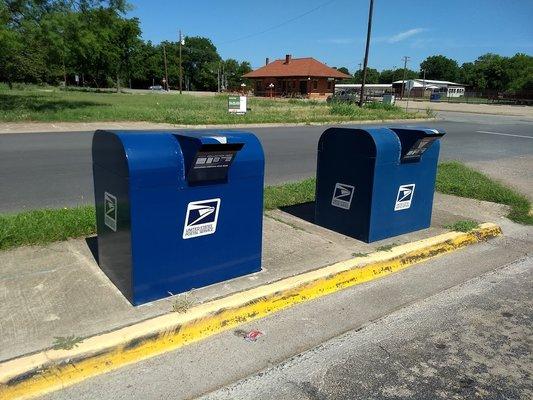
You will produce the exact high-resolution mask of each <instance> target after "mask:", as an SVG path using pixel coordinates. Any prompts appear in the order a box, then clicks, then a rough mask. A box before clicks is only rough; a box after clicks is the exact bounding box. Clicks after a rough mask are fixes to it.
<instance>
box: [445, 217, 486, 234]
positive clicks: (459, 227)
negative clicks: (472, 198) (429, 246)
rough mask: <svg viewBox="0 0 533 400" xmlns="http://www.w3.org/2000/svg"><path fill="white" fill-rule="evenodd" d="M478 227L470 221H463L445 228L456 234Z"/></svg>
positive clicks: (474, 222)
mask: <svg viewBox="0 0 533 400" xmlns="http://www.w3.org/2000/svg"><path fill="white" fill-rule="evenodd" d="M478 226H479V224H478V223H477V222H476V221H472V220H470V219H463V220H460V221H456V222H454V223H453V224H450V225H446V226H445V228H447V229H451V230H452V231H456V232H470V231H471V230H473V229H476V228H477V227H478Z"/></svg>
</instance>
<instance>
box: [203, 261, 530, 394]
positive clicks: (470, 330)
mask: <svg viewBox="0 0 533 400" xmlns="http://www.w3.org/2000/svg"><path fill="white" fill-rule="evenodd" d="M532 278H533V260H531V259H528V260H526V261H523V262H521V263H518V264H515V265H513V266H511V267H508V268H505V269H503V270H500V271H498V272H496V273H493V274H488V275H485V276H483V277H481V278H479V279H475V280H473V281H471V282H469V283H467V284H465V285H463V286H462V287H457V288H455V289H452V290H449V291H447V292H445V293H441V294H440V295H437V296H434V297H433V298H430V299H428V300H426V301H424V302H421V303H419V304H417V305H415V306H412V307H409V308H407V309H404V310H401V311H399V312H397V313H395V314H392V315H390V316H388V317H386V318H384V319H383V320H381V321H379V322H378V323H376V324H373V325H371V326H369V327H367V328H366V329H363V330H352V331H350V332H348V333H346V334H344V335H342V336H339V337H336V338H334V339H332V340H330V341H328V342H326V343H323V344H321V345H320V346H318V347H315V348H314V349H311V350H309V351H307V352H305V353H303V354H299V355H298V356H297V357H294V358H292V359H290V360H288V361H286V362H284V363H282V364H279V365H277V366H275V367H272V368H270V369H267V370H266V371H262V373H260V374H258V375H254V376H252V377H250V378H247V379H245V380H242V381H240V382H237V383H234V384H232V385H230V386H228V387H226V388H223V389H221V390H218V391H217V392H215V393H212V394H211V395H208V396H205V397H203V398H202V400H231V399H254V400H262V399H264V400H267V399H274V398H275V399H278V400H284V399H287V400H310V399H316V400H326V399H350V400H358V399H361V400H364V399H371V398H372V399H435V400H437V399H507V400H510V399H517V400H518V399H531V398H532V397H533V386H532V384H531V374H533V357H532V355H531V345H532V339H531V338H532V335H533V328H532V326H533V312H532V308H531V307H532V306H533V303H532V301H531V297H530V295H531V285H530V282H531V279H532Z"/></svg>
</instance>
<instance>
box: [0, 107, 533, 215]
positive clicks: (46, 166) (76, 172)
mask: <svg viewBox="0 0 533 400" xmlns="http://www.w3.org/2000/svg"><path fill="white" fill-rule="evenodd" d="M441 116H442V117H443V118H444V120H442V121H438V122H431V123H424V125H426V126H430V127H439V128H442V129H444V130H445V131H446V132H447V135H446V136H445V138H444V139H443V142H442V152H441V159H455V160H461V161H467V162H470V163H473V164H474V165H475V163H479V164H480V167H481V168H482V169H484V170H485V171H486V172H489V173H491V172H494V173H496V174H498V173H500V175H501V174H502V171H507V170H508V171H509V172H505V173H504V174H503V176H498V177H500V178H502V179H504V180H505V179H507V178H509V180H511V183H516V186H518V187H519V188H521V187H523V186H527V185H528V184H529V183H530V179H529V177H528V172H527V171H528V169H530V168H528V167H530V166H531V164H530V160H531V159H532V157H533V129H532V126H533V120H531V119H529V120H528V119H526V118H522V117H504V116H491V115H479V114H466V113H464V114H461V113H441ZM324 129H325V127H313V126H309V127H294V128H256V129H252V131H253V132H254V133H256V134H257V135H258V136H259V137H260V139H261V141H262V143H263V146H264V150H265V154H266V160H267V162H266V183H267V184H277V183H281V182H287V181H295V180H300V179H303V178H306V177H310V176H313V175H314V173H315V167H316V147H317V142H318V138H319V137H320V134H321V133H322V132H323V131H324ZM91 139H92V134H91V132H67V133H20V134H3V135H0V212H16V211H20V210H27V209H35V208H46V207H49V208H57V207H66V206H75V205H83V204H91V203H92V202H93V197H92V196H93V193H92V171H91V151H90V150H91ZM524 157H526V158H527V159H526V161H524ZM502 160H512V162H511V163H510V164H508V165H507V164H505V165H504V164H502V163H503V162H504V161H502ZM505 166H506V168H503V169H502V167H505ZM516 170H521V171H522V172H520V173H518V176H516V175H517V174H516ZM514 179H516V182H514V181H513V180H514ZM531 186H533V185H531ZM525 190H527V187H526V188H525ZM532 190H533V189H532Z"/></svg>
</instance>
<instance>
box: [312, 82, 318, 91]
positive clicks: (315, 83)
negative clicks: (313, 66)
mask: <svg viewBox="0 0 533 400" xmlns="http://www.w3.org/2000/svg"><path fill="white" fill-rule="evenodd" d="M317 89H318V81H317V80H314V81H313V90H317Z"/></svg>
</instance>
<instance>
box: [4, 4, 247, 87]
mask: <svg viewBox="0 0 533 400" xmlns="http://www.w3.org/2000/svg"><path fill="white" fill-rule="evenodd" d="M129 7H130V6H129V4H128V3H127V2H126V0H0V81H4V82H7V83H9V85H10V86H11V85H12V84H13V83H14V82H25V83H37V84H41V83H48V84H61V83H63V84H66V85H81V86H90V87H97V88H99V87H113V86H117V85H121V86H129V87H134V88H147V87H148V86H151V85H160V84H162V83H163V79H164V78H165V75H167V76H168V83H169V85H170V87H174V88H175V87H177V86H178V82H179V66H178V51H179V50H178V48H179V43H178V38H177V37H176V41H165V42H162V43H160V44H153V43H152V42H150V41H143V40H142V39H141V29H140V23H139V20H138V19H137V18H126V17H125V13H126V11H127V10H128V9H129ZM176 36H177V35H176ZM184 41H185V45H184V46H183V48H182V68H183V85H184V88H186V89H188V90H217V88H218V87H228V88H236V87H239V85H240V83H241V82H242V79H241V76H242V75H243V74H245V73H247V72H249V71H251V66H250V63H248V62H246V61H243V62H239V61H237V60H234V59H228V60H223V59H222V58H221V57H220V55H219V54H218V52H217V49H216V47H215V46H214V44H213V43H212V42H211V40H209V39H208V38H204V37H185V38H184ZM165 55H166V61H167V62H166V64H167V68H166V70H167V71H166V72H167V74H165Z"/></svg>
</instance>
